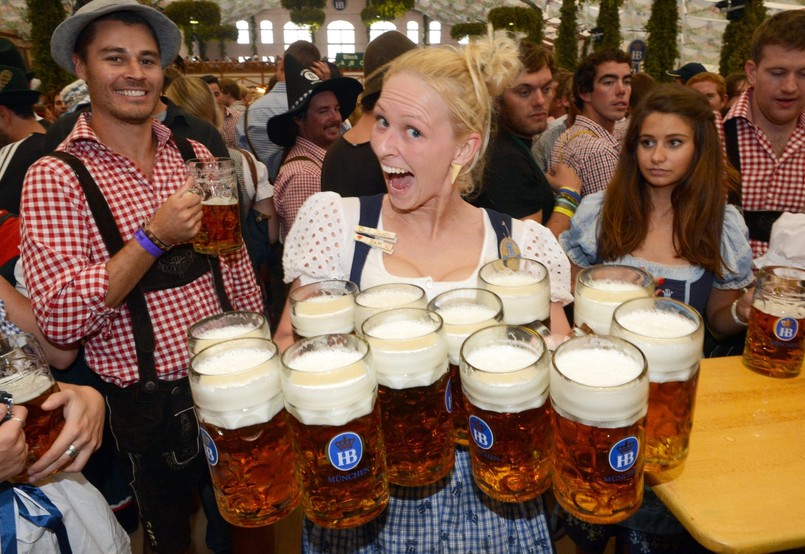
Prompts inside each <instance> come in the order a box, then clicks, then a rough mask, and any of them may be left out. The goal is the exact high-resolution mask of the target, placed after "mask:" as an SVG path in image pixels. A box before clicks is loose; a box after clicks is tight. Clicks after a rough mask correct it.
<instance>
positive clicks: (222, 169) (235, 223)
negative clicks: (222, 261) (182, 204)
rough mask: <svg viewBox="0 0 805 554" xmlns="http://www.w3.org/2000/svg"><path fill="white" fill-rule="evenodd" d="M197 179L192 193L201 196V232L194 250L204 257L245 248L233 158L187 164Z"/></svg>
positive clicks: (196, 238) (193, 161) (196, 161)
mask: <svg viewBox="0 0 805 554" xmlns="http://www.w3.org/2000/svg"><path fill="white" fill-rule="evenodd" d="M187 172H188V175H189V176H191V177H193V178H194V179H195V185H194V186H193V187H191V188H190V189H189V190H190V192H192V193H194V194H198V195H199V196H201V229H200V230H199V232H198V233H197V234H196V236H195V237H194V238H193V249H194V250H195V251H196V252H200V253H201V254H211V255H218V254H227V253H229V252H234V251H235V250H239V249H240V247H241V246H243V239H242V238H241V234H240V210H239V208H238V177H237V173H236V172H235V161H234V160H232V159H231V158H215V159H209V160H199V159H193V160H188V161H187Z"/></svg>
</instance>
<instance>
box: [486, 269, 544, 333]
mask: <svg viewBox="0 0 805 554" xmlns="http://www.w3.org/2000/svg"><path fill="white" fill-rule="evenodd" d="M493 275H494V276H495V279H494V281H496V282H495V283H494V284H493V283H490V282H487V283H483V288H485V289H486V290H488V291H490V292H494V293H495V294H497V295H498V297H499V298H500V300H501V302H502V303H503V322H504V323H506V324H507V325H525V324H526V323H531V322H534V321H545V320H547V319H548V317H549V316H550V313H551V291H550V287H549V286H548V280H547V279H545V280H544V281H542V282H537V281H536V280H535V279H534V277H533V276H532V275H529V274H528V273H525V272H518V273H511V274H505V273H494V274H493ZM498 276H505V277H506V278H507V279H511V281H517V280H520V279H522V278H523V277H526V278H529V279H530V280H531V282H530V283H523V284H519V285H516V284H514V282H512V284H511V285H508V286H503V285H502V284H501V283H499V282H497V277H498ZM484 278H485V279H486V278H487V276H484ZM489 280H490V281H492V280H493V279H491V278H490V279H489Z"/></svg>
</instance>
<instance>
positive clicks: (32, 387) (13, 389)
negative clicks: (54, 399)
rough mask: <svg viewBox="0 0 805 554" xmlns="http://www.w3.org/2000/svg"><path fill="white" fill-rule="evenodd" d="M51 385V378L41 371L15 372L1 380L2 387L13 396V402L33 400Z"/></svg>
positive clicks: (20, 402)
mask: <svg viewBox="0 0 805 554" xmlns="http://www.w3.org/2000/svg"><path fill="white" fill-rule="evenodd" d="M52 385H53V380H52V379H51V378H50V377H48V376H47V375H43V374H42V373H26V374H19V373H18V374H16V375H15V376H13V378H12V379H8V380H6V381H4V382H3V385H2V387H0V388H3V389H5V390H6V391H7V392H10V393H11V394H12V395H13V396H14V403H15V404H24V403H26V402H28V401H30V400H33V399H34V398H36V397H37V396H39V395H40V394H42V393H43V392H45V391H46V390H48V389H49V388H50V387H51V386H52Z"/></svg>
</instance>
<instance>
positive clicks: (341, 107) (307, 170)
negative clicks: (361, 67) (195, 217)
mask: <svg viewBox="0 0 805 554" xmlns="http://www.w3.org/2000/svg"><path fill="white" fill-rule="evenodd" d="M285 72H286V79H287V86H288V89H287V90H288V106H289V109H288V111H287V112H285V113H284V114H281V115H277V116H274V117H272V118H271V119H269V120H268V125H267V129H268V138H270V139H271V141H272V142H274V143H275V144H279V145H280V146H285V147H288V148H290V150H289V151H288V154H287V155H286V157H285V161H284V163H283V165H282V166H281V167H280V170H279V174H278V175H277V180H276V182H275V183H274V206H275V207H276V209H277V215H278V216H279V218H280V236H281V237H282V239H285V235H287V234H288V231H290V229H291V225H293V222H294V219H296V212H298V211H299V208H300V207H301V206H302V204H303V203H304V202H305V200H307V198H308V196H310V195H311V194H313V193H315V192H319V191H320V190H321V165H322V163H323V162H324V155H325V154H326V153H327V149H328V148H329V147H330V146H332V144H333V143H334V142H335V141H336V139H338V137H339V136H340V135H341V122H342V121H343V120H345V119H346V118H347V117H349V114H351V113H352V111H353V110H354V109H355V103H356V102H357V100H358V95H359V94H360V93H361V90H363V87H362V86H361V84H360V83H359V82H358V81H356V80H355V79H352V78H349V77H337V78H335V79H327V80H326V81H322V80H321V79H320V78H319V76H318V75H316V74H315V73H314V72H313V71H311V70H310V69H307V68H306V67H303V66H302V65H301V64H300V63H299V62H297V61H296V58H294V57H293V56H291V55H286V56H285Z"/></svg>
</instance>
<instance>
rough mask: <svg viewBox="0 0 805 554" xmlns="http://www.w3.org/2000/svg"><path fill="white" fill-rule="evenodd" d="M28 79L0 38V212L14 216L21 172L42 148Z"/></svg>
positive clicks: (19, 58) (13, 51)
mask: <svg viewBox="0 0 805 554" xmlns="http://www.w3.org/2000/svg"><path fill="white" fill-rule="evenodd" d="M29 79H30V74H28V73H26V70H25V63H24V62H23V60H22V56H21V55H20V53H19V51H18V50H17V47H16V46H14V43H12V42H11V41H10V40H8V39H6V38H0V209H3V210H7V211H9V212H11V213H15V214H16V213H19V211H20V195H21V194H22V181H23V179H24V178H25V172H26V171H27V170H28V168H29V167H30V166H31V164H32V163H34V162H35V161H36V160H37V159H38V158H39V156H41V152H42V147H43V144H44V135H43V134H42V133H44V132H45V128H44V127H42V125H41V124H40V123H39V121H37V119H36V116H35V114H34V104H36V103H37V102H38V101H39V93H38V92H37V91H34V90H31V89H30V86H29Z"/></svg>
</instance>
